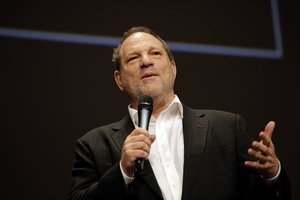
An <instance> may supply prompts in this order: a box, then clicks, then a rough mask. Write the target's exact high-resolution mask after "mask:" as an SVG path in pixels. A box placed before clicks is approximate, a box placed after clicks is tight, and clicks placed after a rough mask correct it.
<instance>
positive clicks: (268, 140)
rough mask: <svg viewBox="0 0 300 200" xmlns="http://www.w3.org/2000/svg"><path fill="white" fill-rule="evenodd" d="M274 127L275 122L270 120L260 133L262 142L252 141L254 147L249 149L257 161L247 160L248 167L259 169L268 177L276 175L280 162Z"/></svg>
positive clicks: (249, 152)
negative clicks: (274, 137)
mask: <svg viewBox="0 0 300 200" xmlns="http://www.w3.org/2000/svg"><path fill="white" fill-rule="evenodd" d="M274 128H275V122H273V121H270V122H269V123H268V124H267V125H266V127H265V130H264V131H262V132H260V133H259V137H260V139H261V140H260V142H258V141H254V142H252V145H251V146H252V147H251V148H250V149H248V154H249V155H250V156H252V157H254V158H255V159H256V161H246V162H245V165H246V166H247V167H250V168H254V169H257V170H258V171H259V173H260V174H261V175H262V176H263V177H264V178H266V179H269V178H273V177H275V176H276V174H277V173H278V170H279V162H278V159H277V156H276V154H275V147H274V144H273V142H272V134H273V131H274Z"/></svg>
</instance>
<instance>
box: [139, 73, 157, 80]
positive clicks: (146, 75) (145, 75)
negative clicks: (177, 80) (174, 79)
mask: <svg viewBox="0 0 300 200" xmlns="http://www.w3.org/2000/svg"><path fill="white" fill-rule="evenodd" d="M156 76H157V74H155V73H145V74H144V75H143V76H142V78H141V79H150V78H154V77H156Z"/></svg>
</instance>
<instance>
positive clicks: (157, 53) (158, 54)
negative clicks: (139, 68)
mask: <svg viewBox="0 0 300 200" xmlns="http://www.w3.org/2000/svg"><path fill="white" fill-rule="evenodd" d="M151 55H153V56H155V57H160V56H161V52H160V51H158V50H155V51H152V52H151Z"/></svg>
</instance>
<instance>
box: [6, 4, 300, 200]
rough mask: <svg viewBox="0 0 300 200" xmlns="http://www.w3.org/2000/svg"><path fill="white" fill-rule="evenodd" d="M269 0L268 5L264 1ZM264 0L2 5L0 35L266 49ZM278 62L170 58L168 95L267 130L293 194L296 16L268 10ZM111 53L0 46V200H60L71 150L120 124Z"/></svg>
mask: <svg viewBox="0 0 300 200" xmlns="http://www.w3.org/2000/svg"><path fill="white" fill-rule="evenodd" d="M275 2H276V1H275ZM270 10H271V8H270V1H267V0H266V1H262V0H256V1H253V0H252V1H250V0H244V1H237V0H230V1H222V0H219V1H218V0H210V1H201V2H198V3H197V4H195V3H192V2H188V1H185V2H184V3H183V2H181V3H175V2H159V1H158V2H153V1H151V2H148V1H147V2H142V1H129V2H125V1H124V2H114V3H113V1H111V3H109V2H100V1H95V0H93V1H84V2H83V1H82V2H80V1H51V2H50V1H49V2H43V1H21V2H17V1H10V2H6V3H1V6H0V27H2V28H18V29H26V30H39V31H49V32H63V33H79V34H85V35H101V36H114V37H120V36H121V34H122V33H123V31H125V30H127V29H128V28H129V27H131V26H133V25H145V26H148V27H150V28H152V29H154V30H155V31H156V32H158V33H159V34H160V35H161V36H162V37H163V38H164V39H166V40H167V41H180V42H190V43H199V44H209V45H211V44H213V45H222V46H234V47H243V48H258V49H270V50H275V49H276V45H275V42H274V31H273V25H272V17H271V11H270ZM279 10H280V24H281V33H282V40H283V52H284V54H283V57H282V58H278V59H264V58H255V57H237V56H222V55H211V54H205V53H203V54H196V53H183V52H175V53H174V54H175V58H176V62H177V68H178V69H177V70H178V76H177V81H176V86H175V89H176V94H178V96H179V98H180V100H181V101H182V102H183V103H185V104H187V105H189V106H191V107H195V108H205V109H221V110H226V111H230V112H238V113H241V114H242V115H243V116H244V117H245V118H246V119H247V121H248V126H249V130H250V132H252V133H255V134H256V133H258V132H259V131H260V130H262V129H263V128H264V126H265V124H266V123H267V122H268V121H269V120H275V121H276V130H275V133H274V137H273V140H274V143H275V145H276V150H277V154H278V157H279V159H280V161H281V163H282V165H283V167H284V168H285V170H286V171H287V173H288V174H289V176H290V180H291V184H292V189H293V200H297V199H300V193H299V185H300V176H299V169H300V164H299V153H300V150H299V145H300V142H299V139H300V136H299V133H300V128H299V111H300V106H299V102H300V99H299V86H300V81H299V75H300V70H299V67H300V65H299V55H298V53H299V50H297V48H298V46H299V34H300V31H299V18H300V17H299V7H297V6H296V0H290V1H284V0H281V1H279ZM111 54H112V47H107V46H106V47H105V46H99V45H84V44H72V43H62V42H54V41H52V42H50V41H38V40H25V39H17V38H13V37H0V58H1V59H0V69H1V72H0V77H1V79H0V81H1V82H0V83H1V85H0V88H1V90H0V91H1V98H0V99H1V100H0V103H1V112H0V113H1V123H0V125H1V126H0V127H1V145H0V162H1V164H0V181H1V186H0V188H1V189H0V199H13V200H15V199H16V200H19V199H20V200H48V199H49V200H61V199H65V198H66V196H67V194H68V192H69V187H70V177H71V176H70V175H71V174H70V172H71V168H72V162H73V149H74V144H75V141H76V139H77V138H78V137H80V136H82V135H83V134H84V133H86V132H87V131H89V130H90V129H92V128H95V127H98V126H101V125H104V124H106V123H110V122H114V121H116V120H119V119H120V118H121V117H122V116H123V115H124V113H125V112H126V111H127V110H126V107H127V104H128V99H127V97H126V96H125V95H124V94H122V93H121V92H120V91H119V90H118V88H117V87H116V86H115V83H114V80H113V67H112V64H111Z"/></svg>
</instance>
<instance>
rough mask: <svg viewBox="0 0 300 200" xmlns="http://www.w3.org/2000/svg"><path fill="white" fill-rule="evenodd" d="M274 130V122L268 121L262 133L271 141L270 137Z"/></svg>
mask: <svg viewBox="0 0 300 200" xmlns="http://www.w3.org/2000/svg"><path fill="white" fill-rule="evenodd" d="M274 129H275V122H274V121H270V122H269V123H268V124H267V125H266V127H265V130H264V132H265V133H266V134H267V135H268V136H269V137H270V138H271V139H272V135H273V131H274Z"/></svg>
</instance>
